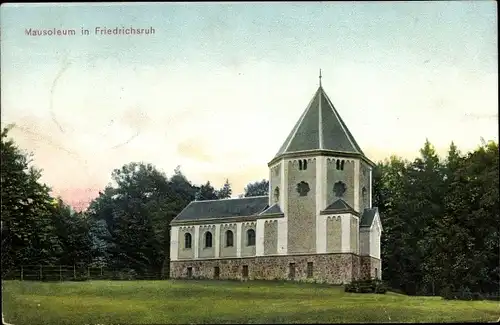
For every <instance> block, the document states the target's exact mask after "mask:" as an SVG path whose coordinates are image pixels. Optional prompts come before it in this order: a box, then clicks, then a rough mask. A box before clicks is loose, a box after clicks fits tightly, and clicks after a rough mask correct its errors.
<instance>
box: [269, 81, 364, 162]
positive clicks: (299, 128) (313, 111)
mask: <svg viewBox="0 0 500 325" xmlns="http://www.w3.org/2000/svg"><path fill="white" fill-rule="evenodd" d="M307 150H330V151H336V152H343V153H354V154H361V155H363V156H364V154H363V151H362V150H361V148H360V147H359V146H358V144H357V143H356V140H354V137H353V136H352V134H351V132H350V131H349V129H348V128H347V126H346V125H345V123H344V121H343V120H342V118H341V117H340V115H339V113H338V112H337V110H336V109H335V107H334V106H333V104H332V102H331V101H330V98H328V96H327V94H326V93H325V91H324V90H323V87H322V86H321V85H320V86H319V88H318V90H317V91H316V93H315V94H314V96H313V98H312V99H311V101H310V102H309V105H308V106H307V108H306V110H305V111H304V113H302V116H301V117H300V118H299V120H298V121H297V123H296V124H295V126H294V127H293V129H292V132H290V134H289V135H288V137H287V138H286V140H285V142H284V143H283V145H282V146H281V148H280V150H279V151H278V153H277V154H276V157H277V156H280V155H283V154H286V153H294V152H300V151H307Z"/></svg>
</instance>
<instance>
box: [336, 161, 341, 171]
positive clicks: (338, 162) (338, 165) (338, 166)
mask: <svg viewBox="0 0 500 325" xmlns="http://www.w3.org/2000/svg"><path fill="white" fill-rule="evenodd" d="M336 164H337V170H339V169H340V160H338V159H337V163H336Z"/></svg>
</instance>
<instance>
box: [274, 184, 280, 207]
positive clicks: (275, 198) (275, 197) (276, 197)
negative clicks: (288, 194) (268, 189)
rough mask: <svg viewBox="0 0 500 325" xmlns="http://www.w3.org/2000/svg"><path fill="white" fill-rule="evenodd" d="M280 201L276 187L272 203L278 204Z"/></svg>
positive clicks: (278, 190)
mask: <svg viewBox="0 0 500 325" xmlns="http://www.w3.org/2000/svg"><path fill="white" fill-rule="evenodd" d="M279 201H280V188H279V187H277V186H276V188H275V189H274V203H278V202H279Z"/></svg>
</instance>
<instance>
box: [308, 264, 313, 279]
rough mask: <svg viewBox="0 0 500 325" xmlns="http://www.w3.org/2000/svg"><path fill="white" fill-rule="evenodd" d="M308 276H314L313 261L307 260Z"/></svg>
mask: <svg viewBox="0 0 500 325" xmlns="http://www.w3.org/2000/svg"><path fill="white" fill-rule="evenodd" d="M307 277H308V278H312V277H313V262H307Z"/></svg>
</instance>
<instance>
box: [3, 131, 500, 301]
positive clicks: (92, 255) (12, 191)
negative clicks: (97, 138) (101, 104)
mask: <svg viewBox="0 0 500 325" xmlns="http://www.w3.org/2000/svg"><path fill="white" fill-rule="evenodd" d="M8 132H9V130H8V129H7V128H5V129H3V130H2V133H1V212H2V278H3V277H4V276H5V275H6V274H7V273H8V272H9V271H11V270H13V269H15V268H17V267H19V266H21V265H38V264H44V265H47V264H52V265H59V264H62V265H74V264H84V265H92V266H106V267H111V268H117V269H132V270H134V271H135V272H136V273H138V274H140V273H147V272H156V273H158V274H164V275H165V276H167V275H168V262H166V261H168V257H169V241H170V238H169V233H170V232H169V226H168V224H169V222H170V220H172V218H174V217H175V216H176V215H177V214H178V213H179V212H180V211H181V210H182V209H183V208H184V207H185V206H186V205H187V204H188V203H189V202H190V201H192V200H194V199H196V200H212V199H224V198H229V197H231V195H232V190H231V185H230V182H229V180H227V181H226V183H225V184H224V185H223V187H222V188H220V189H216V188H214V187H213V186H212V185H211V184H210V182H209V181H207V182H206V183H205V184H203V185H195V184H193V183H192V182H190V181H189V180H188V179H187V178H186V176H185V175H183V173H182V172H181V170H180V168H179V167H178V168H177V169H175V170H174V171H173V174H172V175H171V176H170V177H167V176H166V175H165V174H164V173H162V172H161V171H159V170H158V169H157V168H156V167H155V166H153V165H151V164H147V163H136V162H132V163H129V164H127V165H124V166H122V167H120V168H117V169H115V170H114V171H113V172H112V175H111V176H112V180H113V183H112V185H108V186H107V187H106V188H105V189H103V190H102V191H101V192H100V193H99V196H98V197H97V198H95V199H94V200H93V201H92V202H91V203H90V205H89V207H88V208H87V210H86V211H82V212H75V211H73V210H72V209H71V208H70V207H69V206H67V205H66V204H65V203H64V202H63V201H62V200H61V199H60V198H54V197H52V196H51V195H50V188H49V187H48V186H46V185H45V184H43V183H42V182H41V181H40V177H41V171H40V170H38V169H37V168H35V167H34V166H33V165H32V161H31V155H29V154H26V153H24V152H23V151H22V150H21V149H20V148H19V147H18V146H17V145H16V143H15V142H14V140H12V139H10V138H9V136H8ZM498 158H499V151H498V144H497V143H494V142H489V143H484V142H483V143H481V145H479V146H478V148H477V149H476V150H475V151H473V152H469V153H461V152H460V151H459V150H458V148H457V147H456V146H455V145H454V144H453V143H452V144H451V146H450V148H449V152H448V154H447V156H446V157H445V158H444V159H443V158H440V157H438V155H437V154H436V152H435V150H434V148H433V146H432V145H431V143H429V142H428V141H427V142H426V143H425V144H424V146H423V148H422V149H421V151H420V156H419V157H417V158H415V159H414V160H413V161H407V160H404V159H402V158H399V157H396V156H393V157H390V159H387V160H386V161H383V162H379V163H378V164H377V167H376V168H375V170H374V178H373V184H374V191H373V195H374V197H373V204H374V205H375V206H378V207H379V211H380V213H381V218H382V223H383V227H384V233H383V236H382V260H383V278H384V280H385V281H386V282H387V283H388V284H389V285H390V286H391V287H392V288H393V289H397V290H401V291H402V292H404V293H407V294H413V295H414V294H418V295H444V294H446V292H450V291H452V292H455V291H460V290H462V291H464V290H465V291H471V292H483V293H487V292H496V291H497V290H498V288H499V287H500V279H499V277H500V268H499V261H500V255H499V249H500V247H499V243H500V233H499V225H500V215H499V193H498V189H499V183H498V182H499V174H498V170H499V161H498ZM268 185H269V183H268V181H267V180H262V181H260V182H254V183H250V184H248V185H247V187H246V188H245V193H244V196H255V195H266V194H267V191H268Z"/></svg>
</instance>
